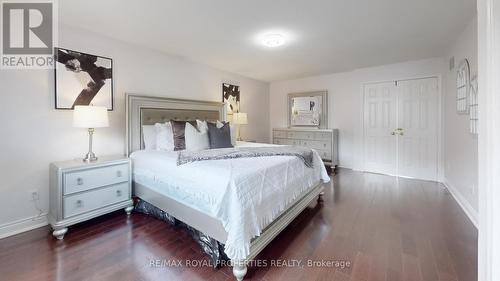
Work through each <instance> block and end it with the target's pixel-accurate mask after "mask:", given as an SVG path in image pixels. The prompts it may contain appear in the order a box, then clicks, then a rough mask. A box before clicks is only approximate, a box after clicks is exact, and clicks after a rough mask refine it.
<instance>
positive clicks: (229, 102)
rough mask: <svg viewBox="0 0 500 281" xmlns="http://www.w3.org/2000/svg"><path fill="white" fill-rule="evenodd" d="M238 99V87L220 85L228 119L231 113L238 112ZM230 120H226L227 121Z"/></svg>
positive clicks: (226, 84)
mask: <svg viewBox="0 0 500 281" xmlns="http://www.w3.org/2000/svg"><path fill="white" fill-rule="evenodd" d="M240 97H241V96H240V86H237V85H232V84H229V83H222V102H223V103H225V104H226V114H227V116H228V117H231V116H233V113H238V112H240ZM231 119H232V118H228V120H231Z"/></svg>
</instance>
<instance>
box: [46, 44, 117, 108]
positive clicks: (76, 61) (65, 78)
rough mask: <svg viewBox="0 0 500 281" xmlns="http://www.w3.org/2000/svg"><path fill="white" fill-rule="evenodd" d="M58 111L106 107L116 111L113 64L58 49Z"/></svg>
mask: <svg viewBox="0 0 500 281" xmlns="http://www.w3.org/2000/svg"><path fill="white" fill-rule="evenodd" d="M55 61H56V65H55V107H56V109H73V108H74V107H75V105H94V106H105V107H106V108H108V110H113V60H112V59H110V58H106V57H101V56H96V55H91V54H86V53H82V52H78V51H73V50H68V49H63V48H55Z"/></svg>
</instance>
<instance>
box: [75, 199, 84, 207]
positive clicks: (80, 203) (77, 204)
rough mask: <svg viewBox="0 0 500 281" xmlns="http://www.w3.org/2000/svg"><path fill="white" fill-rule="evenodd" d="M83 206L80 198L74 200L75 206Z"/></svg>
mask: <svg viewBox="0 0 500 281" xmlns="http://www.w3.org/2000/svg"><path fill="white" fill-rule="evenodd" d="M82 206H83V201H82V200H76V207H78V208H81V207H82Z"/></svg>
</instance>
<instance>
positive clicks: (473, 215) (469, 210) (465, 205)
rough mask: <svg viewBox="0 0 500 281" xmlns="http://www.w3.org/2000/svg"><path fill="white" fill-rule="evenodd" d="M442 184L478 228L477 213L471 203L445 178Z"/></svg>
mask: <svg viewBox="0 0 500 281" xmlns="http://www.w3.org/2000/svg"><path fill="white" fill-rule="evenodd" d="M442 184H443V185H444V186H445V187H446V189H448V191H449V192H450V193H451V195H452V196H453V198H455V201H457V203H458V205H459V206H460V207H461V208H462V210H463V211H464V213H465V214H466V215H467V217H468V218H469V220H470V221H471V222H472V224H474V226H475V227H476V228H477V229H479V223H478V214H477V211H476V210H474V208H473V207H472V205H471V204H470V203H469V201H467V199H465V197H464V196H463V195H462V194H461V193H460V192H459V191H458V189H456V188H455V187H454V186H453V185H452V184H450V182H448V181H447V180H446V179H444V181H443V182H442Z"/></svg>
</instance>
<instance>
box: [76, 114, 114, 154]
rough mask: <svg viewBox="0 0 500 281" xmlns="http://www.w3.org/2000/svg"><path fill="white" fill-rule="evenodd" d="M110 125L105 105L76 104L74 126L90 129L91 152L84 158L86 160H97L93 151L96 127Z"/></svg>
mask: <svg viewBox="0 0 500 281" xmlns="http://www.w3.org/2000/svg"><path fill="white" fill-rule="evenodd" d="M108 126H109V119H108V109H107V108H106V107H104V106H83V105H76V106H75V110H74V112H73V127H75V128H86V129H88V131H89V152H88V153H87V155H85V158H83V161H84V162H87V163H88V162H94V161H97V157H96V156H95V154H94V152H92V136H93V135H94V129H95V128H103V127H108Z"/></svg>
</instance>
